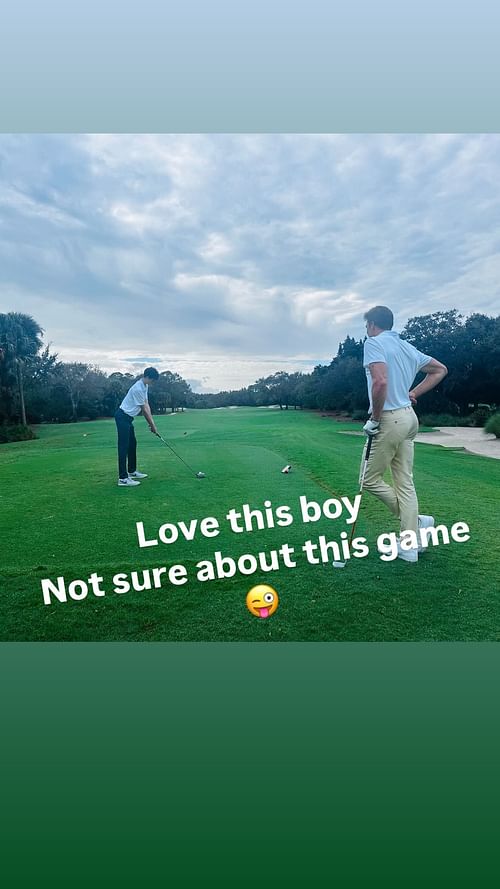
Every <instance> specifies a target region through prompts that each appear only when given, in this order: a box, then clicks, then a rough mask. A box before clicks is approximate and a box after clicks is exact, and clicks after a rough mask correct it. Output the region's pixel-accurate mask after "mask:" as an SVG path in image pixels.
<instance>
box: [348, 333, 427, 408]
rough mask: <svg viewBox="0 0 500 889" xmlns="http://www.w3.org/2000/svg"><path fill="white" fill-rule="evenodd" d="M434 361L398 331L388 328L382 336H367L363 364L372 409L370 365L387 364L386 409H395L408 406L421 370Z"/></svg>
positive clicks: (380, 334)
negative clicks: (411, 391)
mask: <svg viewBox="0 0 500 889" xmlns="http://www.w3.org/2000/svg"><path fill="white" fill-rule="evenodd" d="M430 360H431V358H430V356H429V355H424V353H423V352H419V351H418V349H416V348H415V346H412V345H411V343H408V342H407V341H406V340H402V339H401V337H400V336H399V333H396V331H395V330H384V331H382V333H379V334H378V336H369V337H367V338H366V341H365V345H364V348H363V367H364V368H365V371H366V379H367V383H368V395H369V398H370V411H371V410H372V377H371V374H370V371H369V369H368V365H369V364H372V363H373V362H375V361H383V362H384V364H387V394H386V396H385V402H384V410H385V411H395V410H398V409H399V408H401V407H408V406H409V405H410V404H411V402H410V398H409V395H408V392H409V391H410V389H411V386H412V383H413V380H414V379H415V377H416V375H417V373H418V372H419V370H420V369H421V368H422V367H423V366H424V365H425V364H427V363H428V362H429V361H430Z"/></svg>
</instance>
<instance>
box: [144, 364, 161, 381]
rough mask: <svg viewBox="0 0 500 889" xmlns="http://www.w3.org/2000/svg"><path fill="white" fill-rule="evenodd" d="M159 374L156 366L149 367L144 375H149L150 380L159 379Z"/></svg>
mask: <svg viewBox="0 0 500 889" xmlns="http://www.w3.org/2000/svg"><path fill="white" fill-rule="evenodd" d="M159 376H160V374H159V373H158V371H157V370H156V367H147V368H146V370H145V371H144V373H143V377H147V378H148V379H149V380H157V379H158V377H159Z"/></svg>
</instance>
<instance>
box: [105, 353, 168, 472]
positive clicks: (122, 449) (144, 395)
mask: <svg viewBox="0 0 500 889" xmlns="http://www.w3.org/2000/svg"><path fill="white" fill-rule="evenodd" d="M159 376H160V374H159V373H158V371H157V370H156V368H155V367H147V368H146V370H145V371H144V373H143V375H142V377H141V378H140V380H137V382H136V383H134V385H133V386H131V387H130V389H129V390H128V392H127V394H126V396H125V398H124V399H123V401H122V403H121V405H120V407H119V408H118V410H117V412H116V414H115V421H116V428H117V430H118V487H119V488H135V487H136V486H137V485H140V481H139V479H141V478H147V474H146V473H145V472H138V471H137V441H136V438H135V432H134V417H137V415H138V414H140V413H141V411H142V413H143V415H144V416H145V418H146V420H147V422H148V424H149V428H150V429H151V432H153V433H154V434H155V435H157V434H158V430H157V428H156V426H155V423H154V420H153V417H152V415H151V408H150V407H149V404H148V386H150V385H151V383H154V382H156V380H157V379H158V377H159ZM127 461H128V472H127Z"/></svg>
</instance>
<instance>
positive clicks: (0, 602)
mask: <svg viewBox="0 0 500 889" xmlns="http://www.w3.org/2000/svg"><path fill="white" fill-rule="evenodd" d="M158 425H159V428H160V431H161V432H162V433H163V434H164V435H165V436H166V437H167V440H169V441H171V442H172V444H173V446H174V447H175V448H176V449H177V450H178V451H179V453H180V454H181V455H182V456H183V457H184V459H185V460H187V462H188V463H190V464H191V465H192V466H193V467H194V468H195V469H201V470H203V471H204V472H205V473H206V474H207V478H205V479H203V480H197V479H195V478H194V477H191V475H190V474H189V473H188V471H187V470H186V469H185V468H184V467H183V466H182V464H181V463H180V462H179V461H178V460H177V459H176V458H175V457H174V456H173V455H172V454H171V453H170V452H169V451H168V450H167V448H165V446H164V445H162V444H161V443H160V442H159V441H158V440H157V439H156V438H154V437H153V436H152V435H151V434H150V433H149V431H148V429H147V426H146V424H145V422H144V421H143V420H142V419H140V418H139V419H138V420H137V421H136V424H135V427H136V434H137V436H138V442H139V458H140V459H139V468H140V469H143V470H144V471H146V472H148V473H149V478H148V479H146V480H145V481H144V482H143V483H142V485H141V486H140V487H138V488H135V489H133V490H125V489H119V488H118V487H117V486H116V475H117V472H116V445H115V437H116V436H115V424H114V422H113V421H111V420H109V421H99V422H95V423H77V424H74V425H59V426H42V427H39V429H38V430H37V431H38V434H39V436H40V437H39V439H38V440H36V441H27V442H17V443H15V444H6V445H2V446H1V447H0V473H1V486H0V531H1V540H2V567H1V569H0V622H1V638H3V639H4V640H129V641H132V640H207V641H209V640H233V641H237V640H246V641H288V640H311V641H313V640H314V641H318V640H325V641H326V640H366V641H369V640H423V639H427V640H432V639H435V640H482V639H485V640H486V639H488V640H497V639H500V597H499V595H498V581H497V578H498V568H497V566H498V543H497V537H496V533H497V532H496V527H495V523H494V516H495V514H496V509H497V503H496V499H495V498H496V491H498V482H499V473H500V465H499V463H498V461H495V460H491V459H487V458H482V457H476V456H472V455H470V454H466V453H464V452H463V451H461V450H459V449H457V450H449V449H446V450H445V449H443V448H439V447H434V446H431V445H423V444H422V445H416V458H415V480H416V485H417V491H418V493H419V498H420V510H421V511H422V512H426V513H432V514H434V515H435V516H436V518H437V519H438V521H440V522H444V523H446V524H447V525H448V527H450V526H451V525H452V524H453V522H456V521H459V520H462V521H466V522H467V523H468V524H469V526H470V528H471V539H470V541H469V542H467V543H462V544H457V543H453V542H452V543H450V544H449V545H448V546H443V545H441V546H438V547H434V548H430V551H428V552H427V553H426V554H425V556H424V557H422V558H421V559H420V560H419V563H418V565H416V566H415V565H411V564H408V563H404V562H401V561H400V560H396V561H395V562H391V563H384V562H382V561H381V560H380V558H379V557H378V554H377V552H376V548H375V541H376V537H377V535H378V534H380V533H382V532H383V531H387V530H396V523H395V521H394V519H393V517H392V516H390V515H389V513H388V512H387V511H386V510H385V509H384V508H383V506H382V505H381V504H380V503H379V502H378V501H376V500H375V499H374V498H372V497H370V496H369V495H365V496H364V498H363V504H362V507H361V514H360V517H359V520H358V524H357V528H356V535H362V536H365V537H366V538H367V539H368V543H369V544H370V550H371V551H370V554H369V555H368V556H367V557H366V558H363V559H351V561H350V562H348V563H347V565H346V567H345V568H344V569H339V570H334V569H333V568H332V567H331V566H329V565H318V566H313V565H309V564H308V563H307V562H306V560H305V556H304V555H303V554H302V553H301V552H300V547H301V546H302V544H303V542H304V541H305V540H306V539H308V538H317V536H318V535H319V534H325V535H326V536H327V537H328V539H337V540H338V539H339V536H340V532H341V531H342V530H349V526H348V527H347V528H346V526H345V525H344V524H343V521H342V520H337V521H330V520H327V519H323V520H321V521H320V522H318V523H316V524H308V525H304V524H303V523H302V522H301V520H300V512H299V510H298V499H299V496H300V495H301V494H305V495H307V496H308V497H309V499H314V500H316V501H319V502H322V501H323V500H325V499H326V498H327V497H329V496H333V495H334V494H337V495H346V496H351V497H354V496H355V494H356V493H357V477H358V467H359V459H360V453H361V448H362V439H361V438H360V437H357V436H351V435H343V434H341V433H342V431H343V430H349V431H352V430H353V428H354V429H355V428H356V427H355V426H354V427H353V424H352V423H350V424H348V425H345V426H344V425H342V424H340V423H334V422H332V421H331V420H330V419H327V418H325V419H321V417H320V416H319V415H318V414H313V413H307V412H301V411H275V410H262V409H261V410H259V409H250V408H249V409H246V408H245V409H237V410H214V411H189V412H185V413H182V414H176V415H174V416H172V417H170V416H167V417H164V418H160V419H159V421H158ZM360 427H361V424H359V428H360ZM288 462H290V463H292V465H293V472H292V473H291V474H290V475H288V476H286V475H283V474H282V473H281V472H280V470H281V468H282V467H283V466H284V465H285V463H288ZM265 500H270V501H271V502H272V504H273V506H275V507H276V506H279V505H282V504H286V505H289V506H290V507H291V508H292V512H293V514H294V517H295V521H294V523H293V524H292V525H291V526H290V527H287V528H275V529H274V530H267V529H266V530H262V531H257V530H256V531H253V532H252V533H248V534H235V533H232V532H231V530H230V529H229V525H228V524H227V522H225V520H224V517H225V515H226V513H227V511H228V510H229V509H230V508H231V507H239V506H241V505H242V504H243V503H249V504H250V505H251V507H252V508H261V509H262V508H263V504H264V501H265ZM205 516H214V517H216V518H217V519H218V520H219V522H220V526H221V533H220V535H219V536H218V537H215V538H212V539H209V538H204V537H202V536H200V535H197V537H196V539H195V540H194V541H193V542H188V541H183V542H181V541H180V540H179V541H178V542H177V543H176V544H174V545H171V546H165V545H163V544H160V545H159V546H157V547H152V548H146V549H140V548H139V546H138V542H137V536H136V528H135V523H136V522H137V521H143V522H144V524H145V529H146V532H147V533H148V534H149V533H151V534H152V535H154V534H155V532H156V531H157V529H158V528H159V526H160V525H161V524H163V523H165V522H175V521H180V520H183V521H189V520H190V519H194V518H197V519H202V518H203V517H205ZM285 542H287V543H289V544H290V545H291V546H294V547H295V549H296V554H297V562H298V564H297V567H296V568H293V569H287V568H281V570H280V571H279V572H274V573H270V574H264V573H262V572H258V573H256V574H254V575H252V576H251V577H245V576H242V575H240V574H237V575H236V576H235V577H233V578H231V579H226V580H220V581H210V582H205V583H201V582H199V581H198V580H196V570H195V565H196V563H197V562H198V561H199V560H200V559H208V558H211V557H212V556H213V553H214V552H215V550H220V551H222V553H223V554H224V555H229V556H232V557H235V558H237V557H238V556H239V555H241V554H243V553H258V552H259V551H263V550H270V549H274V548H279V546H281V544H283V543H285ZM173 564H183V565H185V566H186V568H187V570H188V576H189V583H188V584H186V585H184V586H180V587H175V586H172V585H170V584H166V585H164V586H163V587H162V588H161V589H157V590H149V591H144V592H135V591H131V592H129V593H126V594H123V595H117V594H115V593H113V591H112V587H113V584H112V583H111V579H112V577H113V575H114V574H115V573H117V572H130V571H132V570H135V569H143V568H148V567H153V566H163V565H166V566H167V567H168V566H171V565H173ZM93 571H96V572H97V573H98V574H100V575H101V576H103V577H104V583H103V586H104V588H105V589H106V591H107V594H106V596H104V597H102V598H97V597H95V596H94V595H93V594H92V593H91V592H89V595H88V597H87V598H86V599H85V600H83V601H80V602H77V601H73V600H71V599H68V602H67V603H64V604H62V603H59V602H57V601H56V602H54V603H52V604H50V605H44V604H43V600H42V592H41V587H40V581H41V579H42V578H47V577H48V578H51V579H52V580H54V581H55V579H56V578H57V577H58V576H60V575H62V576H64V578H65V579H66V581H67V583H69V582H70V581H71V580H74V579H84V580H86V579H87V577H88V576H89V575H90V574H91V573H92V572H93ZM259 582H268V583H270V584H271V585H272V586H274V587H275V588H276V589H277V591H278V593H279V595H280V606H279V608H278V611H277V612H276V613H275V614H274V615H273V616H272V617H271V618H270V619H268V620H260V619H258V618H255V617H253V616H252V615H251V614H250V613H249V612H248V610H247V608H246V605H245V597H246V593H247V591H248V590H249V588H250V587H251V586H253V585H254V584H256V583H259Z"/></svg>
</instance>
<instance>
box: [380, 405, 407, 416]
mask: <svg viewBox="0 0 500 889" xmlns="http://www.w3.org/2000/svg"><path fill="white" fill-rule="evenodd" d="M412 410H413V405H411V404H409V405H407V407H395V408H394V409H393V410H388V411H382V413H383V414H398V413H399V412H400V411H412Z"/></svg>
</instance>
